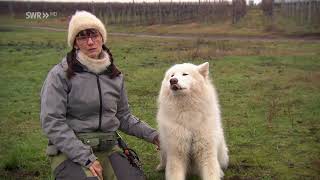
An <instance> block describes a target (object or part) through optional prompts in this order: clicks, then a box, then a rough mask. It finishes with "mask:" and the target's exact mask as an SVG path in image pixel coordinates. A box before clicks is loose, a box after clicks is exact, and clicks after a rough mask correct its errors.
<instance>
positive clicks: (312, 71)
mask: <svg viewBox="0 0 320 180" xmlns="http://www.w3.org/2000/svg"><path fill="white" fill-rule="evenodd" d="M0 32H1V39H0V47H1V48H0V73H1V74H0V87H1V89H0V102H1V103H0V117H1V119H0V179H50V170H49V169H50V168H49V161H48V159H47V158H46V156H45V154H44V152H45V147H46V144H47V140H46V138H45V137H44V135H43V133H42V131H41V129H40V121H39V92H40V88H41V86H42V82H43V80H44V78H45V77H46V74H47V72H48V71H49V69H50V68H51V67H52V66H53V65H55V64H57V63H59V62H60V60H61V58H62V57H63V56H64V55H65V53H66V52H67V51H68V48H67V47H66V33H65V32H52V31H45V30H27V29H11V28H8V27H6V28H5V27H0ZM108 46H109V47H110V48H111V50H112V52H113V54H114V57H115V62H116V64H117V65H118V67H119V69H120V70H121V71H122V72H123V73H124V74H125V77H126V78H125V79H126V86H127V91H128V96H129V101H130V105H131V109H132V112H133V114H135V115H136V116H137V117H139V118H141V119H143V120H145V121H147V122H148V123H149V124H150V125H151V126H153V127H156V122H155V115H156V111H157V106H156V100H157V95H158V91H159V89H160V83H161V80H162V77H163V74H164V72H165V70H166V69H167V68H169V67H170V66H171V65H173V64H175V63H182V62H191V63H195V64H200V63H202V62H205V61H208V62H209V63H210V68H211V69H210V71H211V72H210V74H211V77H212V80H213V82H214V83H215V85H216V88H217V90H218V93H219V98H220V103H221V108H222V116H223V124H224V127H225V134H226V138H227V144H228V146H229V149H230V158H231V159H230V160H231V161H230V167H229V168H228V169H227V170H226V171H225V179H317V178H319V176H320V173H319V172H320V119H319V117H320V42H313V43H310V42H302V41H284V42H255V41H248V42H239V41H206V40H205V39H198V40H197V41H186V40H179V41H178V40H174V39H170V40H168V39H166V40H162V39H143V38H139V39H138V38H133V37H130V38H129V37H128V38H126V37H116V36H111V37H109V40H108ZM125 139H126V140H127V141H128V143H129V145H130V146H131V147H133V148H134V149H136V150H137V152H138V153H139V154H140V156H141V159H142V161H143V163H144V170H145V171H146V174H147V176H148V179H151V180H161V179H164V173H158V172H155V167H156V165H157V164H158V155H157V152H156V150H155V147H154V146H153V145H151V144H148V143H146V142H144V141H142V140H138V139H136V138H134V137H129V136H125ZM193 179H197V178H196V177H194V178H193Z"/></svg>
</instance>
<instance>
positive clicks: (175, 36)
mask: <svg viewBox="0 0 320 180" xmlns="http://www.w3.org/2000/svg"><path fill="white" fill-rule="evenodd" d="M5 27H13V28H30V29H42V30H49V31H67V29H63V28H53V27H41V26H13V25H5ZM109 35H111V36H130V37H138V38H161V39H180V40H198V39H202V40H207V41H208V40H209V41H216V40H236V41H264V42H271V41H272V42H274V41H277V42H280V41H306V42H320V36H287V37H272V36H266V37H262V36H237V35H227V36H224V35H207V36H194V35H181V34H163V35H153V34H147V33H109Z"/></svg>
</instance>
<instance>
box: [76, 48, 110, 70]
mask: <svg viewBox="0 0 320 180" xmlns="http://www.w3.org/2000/svg"><path fill="white" fill-rule="evenodd" d="M77 60H78V61H79V62H80V63H81V64H82V65H84V66H86V67H87V68H88V70H89V71H91V72H94V73H96V74H99V73H101V72H102V71H104V70H106V68H107V67H108V66H109V65H110V64H111V62H110V57H109V54H108V53H106V52H105V51H102V53H101V55H100V58H99V59H94V58H91V57H89V56H87V55H85V54H84V53H83V52H81V51H77Z"/></svg>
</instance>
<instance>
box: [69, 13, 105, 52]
mask: <svg viewBox="0 0 320 180" xmlns="http://www.w3.org/2000/svg"><path fill="white" fill-rule="evenodd" d="M91 28H93V29H96V30H98V31H99V32H100V34H101V36H102V39H103V43H104V44H105V43H106V41H107V31H106V28H105V26H104V25H103V23H102V22H101V21H100V19H98V18H97V17H96V16H95V15H93V14H91V13H89V12H87V11H77V12H76V13H75V14H74V15H73V16H72V18H71V20H70V23H69V27H68V45H69V46H70V47H71V48H72V47H73V43H74V40H75V38H76V35H77V34H78V33H79V32H80V31H83V30H85V29H91Z"/></svg>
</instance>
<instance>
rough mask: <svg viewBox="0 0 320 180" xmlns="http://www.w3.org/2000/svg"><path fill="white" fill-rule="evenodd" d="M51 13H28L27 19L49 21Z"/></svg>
mask: <svg viewBox="0 0 320 180" xmlns="http://www.w3.org/2000/svg"><path fill="white" fill-rule="evenodd" d="M48 17H49V13H46V12H26V19H47V18H48Z"/></svg>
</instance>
